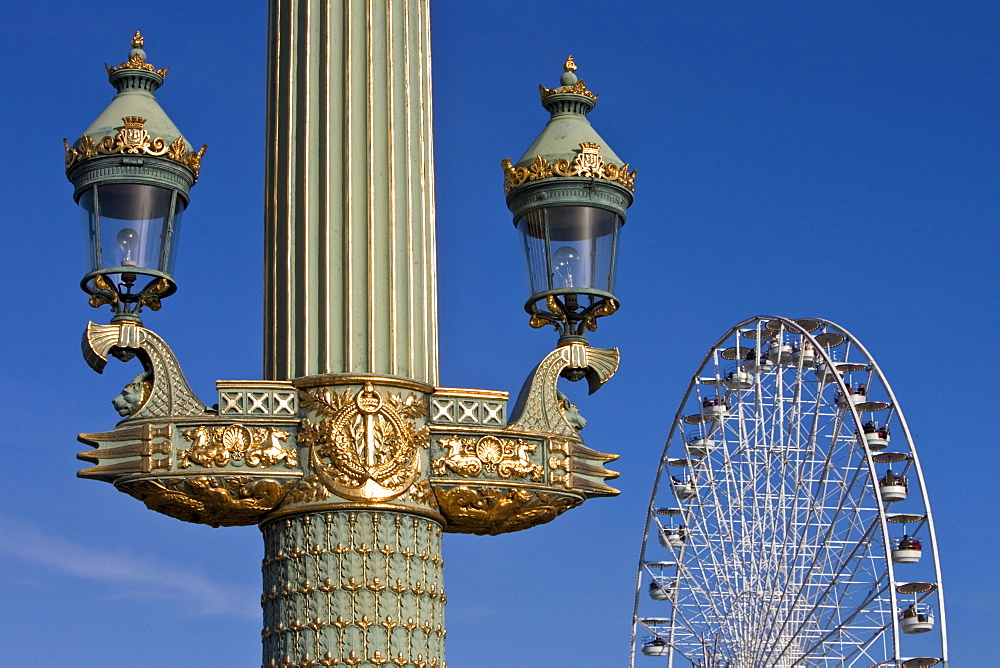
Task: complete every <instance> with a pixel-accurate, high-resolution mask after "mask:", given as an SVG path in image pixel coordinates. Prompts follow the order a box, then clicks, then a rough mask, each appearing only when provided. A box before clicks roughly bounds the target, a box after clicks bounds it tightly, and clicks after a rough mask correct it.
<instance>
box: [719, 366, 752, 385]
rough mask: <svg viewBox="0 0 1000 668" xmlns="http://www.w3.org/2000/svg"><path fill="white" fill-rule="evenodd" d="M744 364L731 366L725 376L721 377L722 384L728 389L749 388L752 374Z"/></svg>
mask: <svg viewBox="0 0 1000 668" xmlns="http://www.w3.org/2000/svg"><path fill="white" fill-rule="evenodd" d="M745 366H746V365H745V364H740V365H739V366H735V367H731V368H730V369H729V370H728V373H727V374H726V376H725V377H724V378H723V379H722V384H723V385H725V386H726V388H727V389H730V390H749V389H751V388H752V387H753V374H752V373H750V372H749V371H747V370H746V369H745V368H744V367H745Z"/></svg>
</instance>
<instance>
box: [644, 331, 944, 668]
mask: <svg viewBox="0 0 1000 668" xmlns="http://www.w3.org/2000/svg"><path fill="white" fill-rule="evenodd" d="M727 342H728V343H729V344H730V345H729V346H728V347H727ZM733 342H735V345H731V344H732V343H733ZM810 348H811V349H812V351H813V360H814V361H812V362H811V361H810V360H809V355H808V354H804V353H802V352H801V351H802V350H808V349H810ZM744 357H746V359H744ZM727 362H728V363H729V364H728V365H727V364H725V363H727ZM734 365H735V368H733V369H732V371H730V368H732V367H734ZM834 371H835V373H834ZM733 374H736V375H735V376H734V375H733ZM859 376H860V377H861V378H863V379H864V381H865V382H864V383H863V384H861V383H859V384H860V385H861V387H860V388H856V387H854V386H853V385H852V384H853V383H855V382H856V380H857V379H858V377H859ZM828 388H834V394H833V397H831V392H830V390H828ZM859 392H860V393H859ZM831 398H833V399H834V401H833V402H831V401H830V399H831ZM713 402H714V403H713ZM803 409H805V410H803ZM863 416H867V418H865V417H863ZM877 421H881V426H882V427H885V428H888V427H889V426H890V425H891V426H892V437H894V438H893V439H892V445H893V447H892V448H891V449H888V450H886V449H885V448H886V447H887V445H888V441H889V438H890V435H889V432H888V431H887V432H886V433H885V438H882V437H881V435H882V432H881V431H878V429H879V425H877V424H876V431H875V432H874V433H866V432H870V429H869V428H867V426H866V425H865V423H866V422H877ZM689 425H696V426H697V430H698V431H697V433H696V434H694V435H687V436H686V435H685V433H684V430H685V427H686V426H689ZM689 436H693V437H689ZM803 436H804V437H805V438H803ZM901 441H905V443H901ZM672 445H673V446H674V447H675V448H677V447H679V448H680V455H679V456H678V454H677V450H672V449H671V446H672ZM900 445H903V446H904V447H899V446H900ZM820 456H822V457H820ZM771 462H777V463H771ZM886 463H888V464H889V465H890V467H891V466H892V464H894V463H902V464H903V468H902V471H901V473H897V474H895V475H897V476H899V475H902V476H903V478H904V480H903V483H902V485H901V486H899V485H897V486H896V488H895V490H896V491H895V492H894V491H893V488H892V487H891V484H890V485H888V486H881V485H880V482H881V483H882V484H885V483H886V480H888V481H889V483H892V482H893V480H892V478H891V477H890V478H888V479H887V478H885V477H883V478H882V479H881V481H880V478H879V474H878V467H880V466H881V465H883V464H886ZM789 470H791V471H793V472H794V473H795V475H793V476H788V475H783V474H784V473H787V471H789ZM890 470H891V468H890ZM680 471H687V472H689V474H690V477H689V478H688V479H687V480H683V479H679V478H678V480H680V481H681V482H680V483H679V484H676V485H675V484H674V483H673V482H671V474H672V473H678V472H680ZM907 481H908V482H909V485H908V487H907ZM664 482H666V484H662V483H664ZM759 486H763V487H764V488H765V489H763V490H760V489H758V488H757V487H759ZM838 489H839V490H840V491H839V494H840V496H839V497H837V496H836V494H837V493H838ZM741 491H742V492H743V493H742V494H740V493H739V492H741ZM907 491H908V492H909V493H908V494H907ZM748 492H753V493H748ZM758 492H759V493H758ZM672 493H673V494H674V497H673V498H671V494H672ZM893 494H896V495H897V496H896V497H894V496H893ZM899 496H902V497H903V498H898V497H899ZM828 501H831V502H833V501H835V502H836V505H835V506H831V507H828V506H827V505H826V503H827V502H828ZM901 509H902V510H906V511H910V512H900V510H901ZM914 510H916V511H917V512H913V511H914ZM796 513H797V514H796ZM671 517H673V518H677V519H679V520H680V526H679V527H678V526H675V520H674V519H668V518H671ZM734 518H736V519H734ZM899 523H903V524H904V536H906V537H907V540H910V539H912V538H916V539H917V540H919V542H916V543H915V546H916V550H915V551H914V550H910V551H907V550H906V549H903V548H910V547H913V542H912V540H911V542H904V543H902V544H900V543H899V540H900V539H898V538H894V537H893V535H892V530H891V529H890V524H899ZM665 524H666V526H665ZM909 525H916V528H915V529H913V530H912V531H911V530H910V529H908V528H906V527H907V526H909ZM765 535H766V536H769V537H770V539H769V540H763V537H764V536H765ZM790 539H794V541H793V540H790ZM894 541H895V542H894ZM908 555H909V556H908ZM907 560H909V562H908V561H907ZM913 561H918V562H919V566H918V565H917V564H915V563H910V562H913ZM894 562H895V563H894ZM817 565H819V567H818V568H817ZM898 575H901V576H903V577H905V578H909V576H910V575H914V576H917V577H919V576H921V575H923V576H925V577H924V579H923V580H921V581H917V580H916V579H903V580H900V579H899V578H898V577H897V576H898ZM647 584H648V585H650V586H651V590H650V596H649V597H646V596H645V595H644V590H645V589H646V586H647ZM779 584H780V585H783V588H782V589H780V590H778V591H775V590H774V589H768V587H774V586H775V585H779ZM865 587H869V589H868V590H865V589H864V588H865ZM793 594H794V597H792V595H793ZM911 599H912V603H911V605H910V606H909V607H906V608H903V607H901V606H902V605H904V604H906V603H910V601H911ZM928 602H929V603H928ZM647 611H652V614H649V613H648V612H647ZM928 613H929V616H928ZM904 615H905V616H904ZM779 623H780V626H776V625H777V624H779ZM946 628H947V625H946V619H945V607H944V592H943V588H942V577H941V568H940V560H939V558H938V548H937V539H936V535H935V530H934V522H933V517H932V514H931V508H930V501H929V498H928V495H927V490H926V486H925V484H924V478H923V474H922V471H921V468H920V462H919V459H918V457H917V452H916V449H915V447H914V444H913V439H912V436H911V433H910V430H909V427H908V425H907V423H906V419H905V417H904V416H903V413H902V411H901V409H900V406H899V402H898V401H897V399H896V396H895V394H894V393H893V391H892V388H891V387H890V385H889V383H888V381H887V380H886V378H885V375H884V374H883V373H882V370H881V368H880V367H879V366H878V364H877V363H876V362H875V360H874V358H873V357H872V356H871V354H869V353H868V351H867V350H866V349H865V348H864V346H862V345H861V343H860V342H859V341H858V340H857V338H855V337H854V336H853V335H851V334H850V333H849V332H848V331H847V330H845V329H844V328H843V327H840V326H839V325H836V324H835V323H832V322H830V321H826V320H821V319H818V318H808V319H799V320H792V319H788V318H781V317H777V316H757V317H754V318H750V319H748V320H745V321H744V322H741V323H739V324H738V325H736V326H735V327H733V328H732V329H730V330H729V331H728V332H727V333H726V334H725V335H724V336H723V337H721V338H720V339H719V340H718V341H717V342H716V343H715V345H713V346H712V348H711V349H710V350H709V352H708V354H707V355H706V356H705V357H704V359H703V360H702V362H701V364H700V365H699V367H698V370H697V372H696V373H695V375H694V377H693V378H692V380H691V383H690V384H689V385H688V388H687V391H686V392H685V395H684V398H683V400H682V401H681V403H680V407H679V409H678V413H677V415H676V417H675V419H674V420H673V424H672V425H671V429H670V434H669V436H668V438H667V442H666V446H665V447H664V450H663V454H662V456H661V458H660V462H659V467H658V469H657V476H656V482H655V483H654V486H653V491H652V495H651V499H650V504H649V508H648V511H647V517H646V529H645V532H644V535H643V543H642V550H641V552H640V556H639V565H638V576H637V579H636V592H635V607H634V611H633V623H632V643H631V655H630V664H629V665H630V666H632V667H633V668H634V667H635V666H636V659H637V657H639V658H640V660H641V661H642V663H640V664H639V665H640V667H641V666H642V665H656V662H657V659H655V658H650V659H645V658H644V657H643V655H647V656H652V657H657V656H659V657H667V666H668V668H673V666H674V664H675V662H678V665H685V664H684V661H685V660H687V661H690V665H692V666H698V668H757V667H758V666H774V667H786V666H787V667H791V666H834V665H837V666H840V665H846V666H858V667H864V668H867V667H869V666H871V667H873V668H874V667H875V666H879V667H883V666H884V667H890V666H892V667H894V668H926V667H929V666H934V665H940V666H944V667H946V666H947V665H948V644H947V631H946ZM904 630H905V632H906V633H905V634H904V635H905V636H906V637H905V638H904V637H903V636H902V635H901V632H902V631H904ZM923 631H933V633H930V632H927V633H921V634H920V635H919V636H912V635H909V634H913V633H915V632H917V633H919V632H923ZM640 633H642V634H645V635H646V637H645V638H643V637H640ZM904 648H905V649H907V650H911V649H919V650H923V652H922V655H921V653H918V654H916V655H915V654H914V653H913V652H912V651H910V652H909V653H908V655H904V654H903V653H902V650H903V649H904ZM659 661H662V659H659Z"/></svg>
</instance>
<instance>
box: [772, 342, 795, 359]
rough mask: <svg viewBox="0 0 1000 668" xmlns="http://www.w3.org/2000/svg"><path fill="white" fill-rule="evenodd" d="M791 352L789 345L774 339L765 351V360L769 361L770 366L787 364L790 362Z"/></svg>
mask: <svg viewBox="0 0 1000 668" xmlns="http://www.w3.org/2000/svg"><path fill="white" fill-rule="evenodd" d="M792 352H793V351H792V346H791V345H790V344H788V343H782V342H781V341H779V340H778V339H774V340H772V341H771V346H770V347H769V348H768V349H767V359H768V360H770V362H771V364H788V363H789V362H791V361H792Z"/></svg>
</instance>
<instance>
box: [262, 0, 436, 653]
mask: <svg viewBox="0 0 1000 668" xmlns="http://www.w3.org/2000/svg"><path fill="white" fill-rule="evenodd" d="M429 11H430V10H429V3H428V2H427V0H403V1H400V0H396V1H391V0H371V1H368V2H360V1H353V2H352V1H348V2H343V3H331V2H329V1H328V0H274V1H273V2H272V3H271V15H270V30H269V35H270V38H269V63H268V96H267V99H268V108H267V122H268V142H267V157H266V164H267V172H266V192H267V199H266V201H265V248H266V249H267V250H266V253H265V263H264V274H265V280H264V283H265V288H264V301H265V305H264V313H265V316H264V319H265V322H264V332H265V334H264V337H265V340H264V373H265V376H266V377H267V378H270V379H274V380H292V382H293V384H294V385H295V386H296V387H297V388H298V389H299V391H300V393H301V394H300V397H301V400H302V405H303V409H304V411H305V417H304V419H303V422H302V425H301V430H300V433H299V437H298V438H299V442H300V443H304V444H309V445H311V446H312V448H313V450H312V454H311V457H310V463H311V465H312V467H313V469H314V471H315V474H314V478H316V485H315V487H310V488H309V493H310V494H312V492H313V491H314V490H315V492H316V494H315V495H311V496H310V495H307V494H302V495H301V497H302V498H301V500H300V501H292V500H290V499H289V500H286V502H285V503H284V504H283V506H282V508H280V509H279V510H278V511H277V512H275V513H273V514H272V515H271V516H270V517H268V518H266V519H265V520H264V521H263V522H262V523H261V529H262V531H263V533H264V540H265V558H264V567H263V572H264V590H265V596H264V599H263V604H264V659H265V665H268V666H270V665H280V666H284V665H293V664H294V665H298V664H297V663H295V662H296V661H299V660H301V659H302V657H303V656H305V655H306V654H308V655H309V656H311V657H313V658H315V659H318V660H321V659H324V658H326V659H341V660H344V661H346V662H349V663H350V665H355V662H360V663H357V665H363V666H368V665H381V664H382V663H384V662H385V661H389V660H391V661H395V662H397V663H399V662H404V663H400V664H399V665H426V666H440V665H443V664H444V590H443V586H442V571H443V563H442V559H441V533H442V525H443V524H444V519H443V518H442V517H441V515H440V514H439V513H438V512H437V510H436V506H435V504H433V502H432V501H433V493H432V492H431V491H430V488H429V487H428V486H427V482H426V477H427V472H428V471H429V470H430V459H429V451H428V448H429V445H430V442H429V437H428V432H427V427H426V418H427V415H426V408H425V407H426V406H427V402H428V399H427V398H428V396H430V394H431V393H432V392H433V391H434V388H435V386H436V384H437V376H438V361H437V317H436V312H435V304H436V294H435V284H434V277H435V269H434V262H435V258H434V218H433V216H434V170H433V161H432V148H433V147H432V141H431V136H432V135H431V130H432V128H431V97H430V76H431V73H430V28H429V23H428V22H429ZM307 497H308V498H307ZM324 583H325V584H324ZM289 592H291V593H289ZM289 661H291V662H292V663H291V664H290V663H289Z"/></svg>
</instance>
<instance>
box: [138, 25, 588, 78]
mask: <svg viewBox="0 0 1000 668" xmlns="http://www.w3.org/2000/svg"><path fill="white" fill-rule="evenodd" d="M136 34H137V35H138V34H139V33H136ZM563 70H564V71H566V72H576V62H574V61H573V56H566V62H565V63H563Z"/></svg>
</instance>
